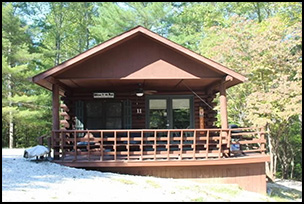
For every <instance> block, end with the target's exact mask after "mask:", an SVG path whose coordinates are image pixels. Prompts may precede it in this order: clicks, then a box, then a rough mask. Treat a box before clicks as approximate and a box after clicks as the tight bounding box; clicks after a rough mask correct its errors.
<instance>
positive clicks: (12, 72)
mask: <svg viewBox="0 0 304 204" xmlns="http://www.w3.org/2000/svg"><path fill="white" fill-rule="evenodd" d="M2 12H3V18H2V114H3V116H2V122H3V123H4V124H8V125H7V126H6V125H4V128H5V132H4V133H5V134H4V137H3V138H2V141H4V143H5V144H7V145H8V146H9V147H10V148H13V147H15V146H16V145H17V146H18V142H19V139H20V138H21V137H23V136H24V133H20V132H19V131H18V128H17V127H18V126H19V124H21V123H23V124H24V123H25V124H27V123H28V122H29V121H30V122H31V123H30V124H27V127H30V126H31V125H34V124H35V122H37V121H39V119H40V118H43V116H44V115H45V114H43V113H44V111H46V110H45V107H43V108H41V107H40V104H45V101H43V100H44V99H47V98H48V96H49V95H47V94H43V92H40V91H39V90H37V89H35V88H34V87H33V85H32V84H31V82H30V81H29V80H28V78H29V77H31V76H32V75H33V74H34V73H35V69H34V64H33V63H32V61H33V60H34V59H35V58H37V57H38V55H37V54H35V53H30V51H29V50H30V46H31V39H30V36H29V35H28V34H27V27H26V26H25V25H24V23H22V22H21V21H20V19H19V17H18V16H17V15H16V13H15V9H14V7H13V5H12V4H11V3H3V4H2ZM42 101H43V102H42ZM42 106H43V105H42ZM40 123H44V124H45V123H46V122H41V121H40ZM6 130H7V131H6ZM7 136H8V139H6V138H7ZM37 136H38V135H36V137H37Z"/></svg>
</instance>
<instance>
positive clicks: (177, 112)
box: [146, 96, 193, 129]
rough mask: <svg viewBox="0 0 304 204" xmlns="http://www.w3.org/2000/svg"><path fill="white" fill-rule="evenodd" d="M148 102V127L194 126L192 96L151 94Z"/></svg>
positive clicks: (180, 127) (181, 127) (185, 127)
mask: <svg viewBox="0 0 304 204" xmlns="http://www.w3.org/2000/svg"><path fill="white" fill-rule="evenodd" d="M147 103H148V104H147V107H148V111H147V124H146V125H147V128H151V129H168V128H169V129H187V128H193V98H192V96H165V97H164V96H153V97H151V96H150V97H148V99H147Z"/></svg>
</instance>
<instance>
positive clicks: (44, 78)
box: [32, 26, 246, 90]
mask: <svg viewBox="0 0 304 204" xmlns="http://www.w3.org/2000/svg"><path fill="white" fill-rule="evenodd" d="M139 34H143V35H145V36H146V37H148V38H150V39H152V40H155V41H157V42H159V43H161V44H163V45H165V46H167V47H168V48H170V49H173V50H174V51H176V52H178V53H181V54H183V55H185V56H187V57H190V58H192V59H193V60H197V61H199V62H201V63H204V64H205V65H207V66H208V68H210V69H212V70H213V71H216V72H220V73H223V74H225V75H229V76H231V77H232V78H233V80H234V82H233V83H230V84H229V85H227V87H230V86H233V85H236V84H238V83H242V82H244V81H245V80H246V78H245V76H243V75H241V74H239V73H237V72H235V71H233V70H231V69H229V68H227V67H225V66H223V65H221V64H219V63H217V62H215V61H213V60H211V59H208V58H206V57H203V56H201V55H199V54H197V53H195V52H193V51H191V50H189V49H187V48H185V47H183V46H181V45H179V44H177V43H174V42H172V41H170V40H168V39H166V38H164V37H162V36H160V35H158V34H156V33H154V32H152V31H150V30H148V29H146V28H144V27H142V26H137V27H135V28H133V29H131V30H129V31H126V32H124V33H122V34H120V35H118V36H116V37H113V38H111V39H109V40H107V41H105V42H103V43H101V44H99V45H97V46H95V47H93V48H91V49H89V50H87V51H85V52H83V53H80V54H78V55H77V56H75V57H73V58H71V59H69V60H66V61H65V62H63V63H61V64H59V65H57V66H55V67H53V68H51V69H48V70H46V71H44V72H42V73H40V74H37V75H36V76H34V77H32V81H33V82H34V83H36V84H38V85H41V86H43V87H45V88H47V89H50V90H51V89H52V86H51V84H52V83H53V82H54V78H53V77H52V76H54V75H57V74H59V73H61V72H64V71H67V70H69V69H71V68H72V67H73V66H75V65H77V64H79V63H81V62H84V61H86V60H88V59H89V58H91V57H93V56H96V55H97V54H100V53H102V52H105V51H107V50H109V49H111V48H112V47H115V46H117V45H119V44H121V43H123V42H125V41H127V40H129V39H131V38H133V37H135V36H137V35H139Z"/></svg>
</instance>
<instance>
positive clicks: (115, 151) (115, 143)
mask: <svg viewBox="0 0 304 204" xmlns="http://www.w3.org/2000/svg"><path fill="white" fill-rule="evenodd" d="M116 133H117V132H116V131H115V130H114V161H116V153H117V150H116V149H117V147H116V145H117V142H116Z"/></svg>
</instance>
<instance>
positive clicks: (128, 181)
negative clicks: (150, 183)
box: [113, 178, 136, 185]
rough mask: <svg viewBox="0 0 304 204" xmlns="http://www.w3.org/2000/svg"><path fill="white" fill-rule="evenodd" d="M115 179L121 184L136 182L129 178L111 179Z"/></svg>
mask: <svg viewBox="0 0 304 204" xmlns="http://www.w3.org/2000/svg"><path fill="white" fill-rule="evenodd" d="M113 180H115V181H118V182H121V183H123V184H127V185H133V184H136V183H135V182H134V181H131V180H128V179H117V178H115V179H113Z"/></svg>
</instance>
